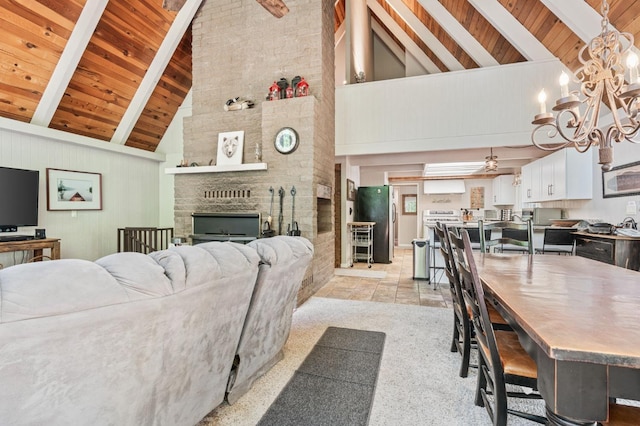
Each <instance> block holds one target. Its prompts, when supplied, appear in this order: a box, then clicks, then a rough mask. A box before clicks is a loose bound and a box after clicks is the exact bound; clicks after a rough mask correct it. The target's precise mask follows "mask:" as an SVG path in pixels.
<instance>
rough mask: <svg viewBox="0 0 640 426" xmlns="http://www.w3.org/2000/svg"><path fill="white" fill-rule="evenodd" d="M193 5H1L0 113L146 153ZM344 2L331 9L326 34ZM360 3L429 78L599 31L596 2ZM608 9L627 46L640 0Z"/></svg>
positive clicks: (61, 0) (173, 92)
mask: <svg viewBox="0 0 640 426" xmlns="http://www.w3.org/2000/svg"><path fill="white" fill-rule="evenodd" d="M202 1H203V0H178V1H177V3H178V4H180V6H181V7H180V9H179V10H178V11H172V10H168V9H171V8H169V7H167V8H165V7H166V4H165V5H164V6H165V7H163V0H2V1H0V116H1V117H5V118H9V119H13V120H19V121H23V122H30V123H33V124H36V125H39V126H44V127H50V128H53V129H59V130H63V131H66V132H71V133H75V134H80V135H84V136H89V137H92V138H96V139H99V140H103V141H105V143H114V144H124V145H127V146H130V147H134V148H139V149H143V150H147V151H155V150H156V149H157V147H158V144H159V143H160V140H161V139H162V136H163V135H164V133H165V131H166V129H167V127H168V126H169V124H170V123H171V120H172V118H173V116H174V115H175V113H176V111H177V109H178V107H179V106H180V105H181V104H182V101H183V100H184V99H185V97H186V95H187V93H188V91H189V89H190V88H191V79H192V76H191V28H190V22H191V20H192V19H193V16H194V14H195V13H196V12H197V9H198V7H199V6H200V4H201V3H202ZM204 1H206V0H204ZM323 1H324V0H323ZM345 1H347V0H338V1H336V2H335V29H336V32H339V31H344V25H343V23H344V21H345V18H346V16H345V15H346V12H345V10H346V8H345ZM175 2H176V0H174V3H175ZM165 3H169V1H167V0H165ZM258 3H260V4H262V5H263V6H264V7H265V8H267V5H266V4H274V5H277V4H278V3H282V2H280V1H271V0H269V1H266V0H258V1H257V3H256V7H260V5H259V4H258ZM284 3H287V7H288V8H289V9H291V8H293V7H297V5H296V2H295V1H294V0H288V1H287V0H285V1H284ZM367 5H368V6H369V9H370V12H371V16H372V20H373V21H374V24H375V25H374V26H375V27H376V28H378V29H382V31H383V32H384V33H385V34H386V36H388V37H387V38H386V39H387V40H391V41H392V43H394V44H396V46H395V47H396V48H399V49H401V50H405V51H409V52H410V53H411V54H412V55H413V56H414V57H416V59H417V60H418V61H419V62H420V63H422V64H424V67H425V69H427V71H428V72H429V73H439V72H449V71H455V70H461V69H473V68H478V67H484V66H495V65H506V64H511V63H515V62H523V61H529V60H539V59H548V58H553V57H557V58H559V59H560V61H561V62H562V63H563V64H565V65H566V66H567V67H568V68H569V69H572V70H573V69H576V68H578V66H579V62H578V52H579V50H580V48H581V47H582V46H583V45H584V43H585V40H588V39H590V38H592V37H593V36H594V35H596V34H597V33H598V32H599V30H600V9H601V0H367ZM609 6H610V10H609V19H610V21H611V24H612V25H613V26H614V27H615V28H616V29H618V30H619V31H625V32H629V33H631V34H632V35H633V36H634V37H635V39H636V46H638V45H639V44H638V41H639V40H640V0H609ZM281 10H283V11H284V9H281ZM264 13H269V12H268V11H267V10H265V11H264ZM283 13H284V12H283ZM273 19H276V17H274V18H273Z"/></svg>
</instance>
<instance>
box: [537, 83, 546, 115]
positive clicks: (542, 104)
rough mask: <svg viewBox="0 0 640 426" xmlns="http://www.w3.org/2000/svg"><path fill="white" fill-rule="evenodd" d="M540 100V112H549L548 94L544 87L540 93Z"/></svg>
mask: <svg viewBox="0 0 640 426" xmlns="http://www.w3.org/2000/svg"><path fill="white" fill-rule="evenodd" d="M538 102H539V103H540V114H544V113H546V112H547V94H546V93H545V92H544V89H542V90H541V91H540V93H538Z"/></svg>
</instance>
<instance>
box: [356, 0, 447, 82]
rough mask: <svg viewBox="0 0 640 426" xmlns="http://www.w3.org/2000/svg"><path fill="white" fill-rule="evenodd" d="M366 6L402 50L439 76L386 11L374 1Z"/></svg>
mask: <svg viewBox="0 0 640 426" xmlns="http://www.w3.org/2000/svg"><path fill="white" fill-rule="evenodd" d="M367 6H369V9H371V12H373V13H374V14H375V15H376V16H377V17H378V19H380V21H381V22H382V23H383V24H384V25H385V26H386V27H387V28H389V31H391V32H392V33H393V35H394V36H395V37H396V38H397V39H398V40H400V42H401V43H402V44H403V45H404V48H405V49H406V51H407V52H409V53H410V54H411V55H413V57H414V58H415V59H416V60H417V61H418V62H419V63H420V65H422V67H423V68H424V69H425V70H427V72H428V73H429V74H439V73H440V72H442V71H440V68H438V66H437V65H436V64H434V63H433V61H432V60H431V59H430V58H429V57H428V56H427V55H426V54H425V53H424V52H423V51H422V49H420V47H419V46H418V45H417V44H416V43H415V42H414V41H413V40H412V39H411V37H409V35H407V33H405V32H404V31H403V30H402V28H400V26H399V25H398V24H397V23H396V22H395V21H394V20H393V18H392V17H391V16H389V14H388V13H387V11H386V10H384V8H383V7H382V6H380V4H379V3H378V2H377V1H376V0H367Z"/></svg>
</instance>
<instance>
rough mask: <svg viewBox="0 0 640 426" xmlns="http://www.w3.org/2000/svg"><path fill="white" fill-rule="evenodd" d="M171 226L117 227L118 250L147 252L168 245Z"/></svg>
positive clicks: (164, 247)
mask: <svg viewBox="0 0 640 426" xmlns="http://www.w3.org/2000/svg"><path fill="white" fill-rule="evenodd" d="M172 238H173V228H118V252H122V251H135V252H138V253H144V254H148V253H151V252H153V251H157V250H164V249H166V248H167V247H169V243H170V242H171V239H172Z"/></svg>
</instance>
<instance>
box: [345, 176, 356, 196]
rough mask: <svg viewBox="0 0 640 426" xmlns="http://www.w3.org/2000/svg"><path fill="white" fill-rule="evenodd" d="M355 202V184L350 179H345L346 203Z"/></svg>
mask: <svg viewBox="0 0 640 426" xmlns="http://www.w3.org/2000/svg"><path fill="white" fill-rule="evenodd" d="M355 200H356V184H355V183H354V182H353V181H352V180H351V179H347V201H355Z"/></svg>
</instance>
